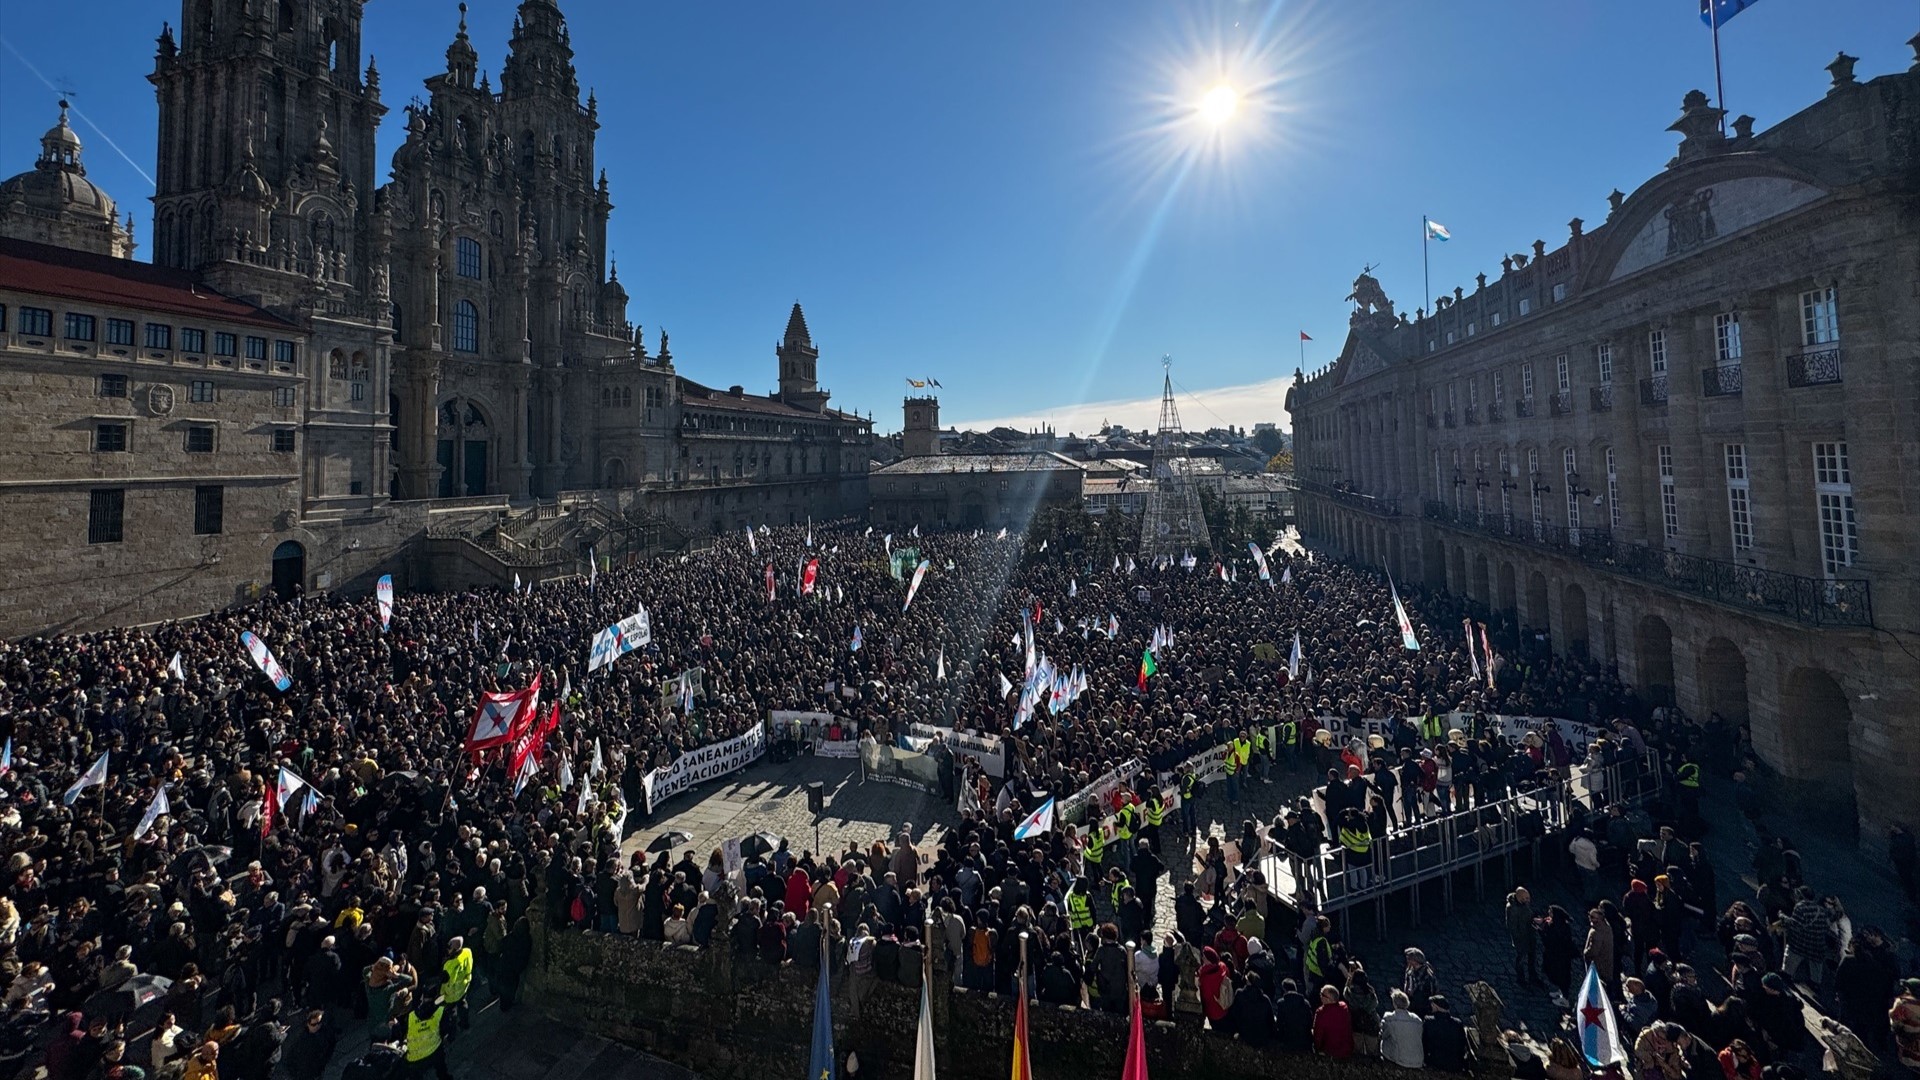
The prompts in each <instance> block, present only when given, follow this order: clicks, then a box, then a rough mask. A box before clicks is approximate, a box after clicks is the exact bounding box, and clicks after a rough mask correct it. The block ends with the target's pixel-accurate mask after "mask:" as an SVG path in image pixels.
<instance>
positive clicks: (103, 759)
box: [60, 750, 107, 806]
mask: <svg viewBox="0 0 1920 1080" xmlns="http://www.w3.org/2000/svg"><path fill="white" fill-rule="evenodd" d="M106 782H107V752H106V751H105V750H102V751H100V756H99V757H98V758H96V759H94V762H93V764H91V765H89V766H87V771H86V772H83V773H81V774H80V779H78V780H75V781H74V782H73V786H72V787H70V788H68V789H67V793H66V794H65V795H63V796H61V797H60V801H61V802H63V803H65V804H67V805H68V806H72V805H73V800H75V799H77V798H79V797H80V793H81V792H83V791H85V790H87V789H88V788H90V787H100V786H101V785H103V784H105V783H106Z"/></svg>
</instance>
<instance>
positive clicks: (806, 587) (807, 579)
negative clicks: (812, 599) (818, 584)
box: [800, 559, 820, 596]
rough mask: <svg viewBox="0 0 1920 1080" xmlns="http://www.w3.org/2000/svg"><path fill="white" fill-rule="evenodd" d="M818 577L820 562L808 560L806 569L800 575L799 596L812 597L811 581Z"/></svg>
mask: <svg viewBox="0 0 1920 1080" xmlns="http://www.w3.org/2000/svg"><path fill="white" fill-rule="evenodd" d="M819 576H820V560H819V559H808V560H807V569H806V570H805V571H804V572H803V573H802V574H801V575H800V595H801V596H812V595H813V579H814V578H816V577H819Z"/></svg>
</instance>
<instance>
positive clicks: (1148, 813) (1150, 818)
mask: <svg viewBox="0 0 1920 1080" xmlns="http://www.w3.org/2000/svg"><path fill="white" fill-rule="evenodd" d="M1140 812H1141V816H1142V817H1143V818H1144V819H1145V822H1146V823H1145V824H1144V825H1142V826H1141V828H1140V838H1141V839H1143V840H1145V841H1146V842H1147V847H1148V848H1149V849H1150V850H1152V852H1153V853H1154V854H1155V855H1158V854H1160V826H1161V825H1162V824H1163V823H1164V822H1165V821H1166V820H1167V803H1166V800H1165V799H1163V798H1162V797H1161V795H1160V785H1159V784H1158V783H1155V784H1152V785H1150V786H1149V787H1148V788H1147V801H1146V802H1145V803H1143V804H1142V805H1141V807H1140Z"/></svg>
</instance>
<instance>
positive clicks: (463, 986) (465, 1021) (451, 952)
mask: <svg viewBox="0 0 1920 1080" xmlns="http://www.w3.org/2000/svg"><path fill="white" fill-rule="evenodd" d="M440 973H441V975H442V976H443V977H444V978H445V980H446V981H445V982H443V983H441V984H440V1000H441V1001H444V1002H446V1003H447V1004H448V1005H451V1006H453V1018H454V1020H455V1021H456V1022H457V1023H458V1024H459V1025H460V1030H461V1031H465V1030H466V1029H468V1028H470V1027H472V1026H473V1021H472V1020H471V1019H469V1017H468V1015H467V990H468V988H470V987H472V986H473V950H472V949H469V948H467V942H466V939H465V938H462V937H458V936H456V937H453V938H451V939H449V940H448V941H447V962H446V963H445V964H442V965H441V967H440Z"/></svg>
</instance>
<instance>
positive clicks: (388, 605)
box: [373, 574, 393, 634]
mask: <svg viewBox="0 0 1920 1080" xmlns="http://www.w3.org/2000/svg"><path fill="white" fill-rule="evenodd" d="M373 597H374V599H375V600H378V601H379V602H380V632H381V633H383V634H384V633H386V632H387V627H388V626H389V625H391V624H392V623H393V575H392V574H381V575H380V580H379V581H376V582H374V584H373Z"/></svg>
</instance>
